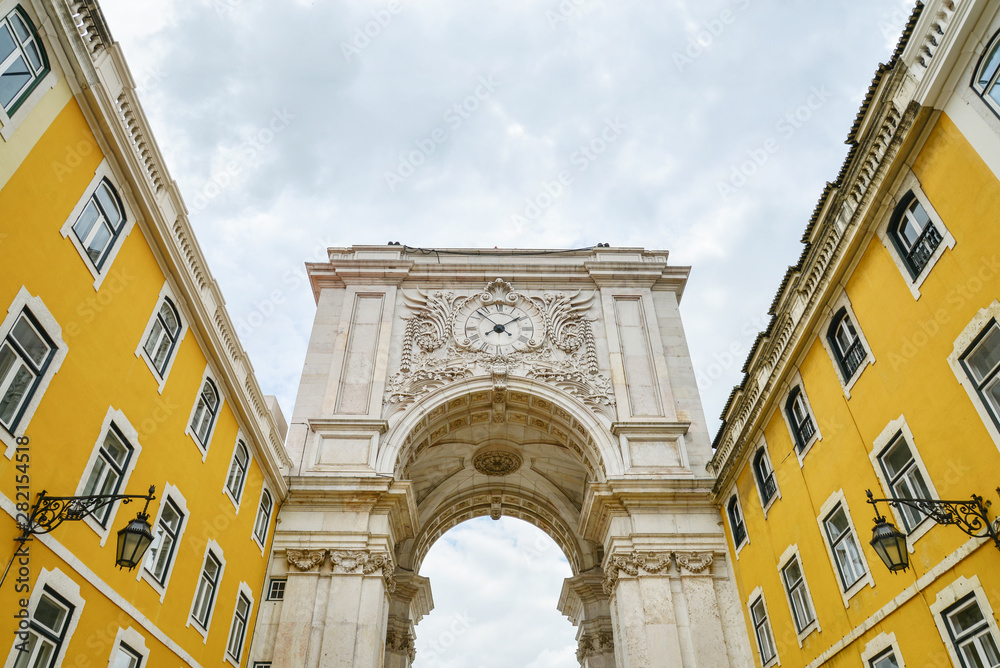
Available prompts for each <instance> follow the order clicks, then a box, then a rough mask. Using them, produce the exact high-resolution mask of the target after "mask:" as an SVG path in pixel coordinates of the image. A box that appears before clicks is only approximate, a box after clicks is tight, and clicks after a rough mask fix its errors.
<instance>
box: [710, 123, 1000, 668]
mask: <svg viewBox="0 0 1000 668" xmlns="http://www.w3.org/2000/svg"><path fill="white" fill-rule="evenodd" d="M913 172H914V174H915V175H916V176H917V178H918V180H919V181H920V184H921V188H922V190H923V192H924V194H925V195H926V197H927V199H928V200H929V201H930V203H931V205H932V206H933V207H934V209H935V210H936V211H937V213H938V215H939V216H940V217H941V219H942V220H943V221H944V223H945V225H946V226H947V228H948V230H949V231H950V232H951V234H952V235H953V236H954V238H955V246H954V248H952V249H949V250H946V251H945V252H944V254H943V255H942V257H941V259H940V261H939V262H938V263H937V264H936V265H935V266H934V267H933V269H932V270H931V273H930V275H929V276H928V277H927V279H926V280H925V281H924V283H923V284H922V285H921V286H920V293H921V294H920V298H919V299H916V300H915V299H914V298H913V296H912V294H911V293H910V291H909V289H908V287H907V281H908V280H909V278H908V277H904V276H903V275H902V274H901V273H900V270H899V269H898V268H897V266H896V264H895V263H894V262H893V259H892V256H891V254H890V253H892V252H894V251H890V250H889V249H887V248H886V247H885V246H884V245H883V244H882V242H881V240H880V239H879V238H878V237H877V236H873V237H872V239H871V241H870V243H868V244H867V246H866V247H865V248H864V249H862V251H861V256H860V258H859V261H858V263H857V265H856V267H855V268H854V270H853V272H852V273H851V275H850V276H849V277H848V278H847V280H846V282H845V286H846V292H847V294H848V297H849V299H850V302H851V305H852V307H853V310H854V313H855V315H856V316H857V321H858V324H859V325H860V328H861V330H862V331H863V332H864V335H865V337H866V338H867V340H868V343H869V344H870V347H871V350H872V352H873V354H874V357H875V360H876V361H875V363H874V364H873V365H871V366H868V367H867V368H865V369H864V370H863V371H862V372H861V376H860V377H859V379H858V380H857V382H856V383H855V384H854V386H853V387H852V388H851V391H850V394H851V396H850V398H849V399H848V398H847V397H846V396H845V392H844V390H843V389H842V386H841V384H840V381H839V379H838V377H837V374H836V372H835V370H834V366H833V364H834V362H833V361H832V360H831V359H830V356H829V354H828V353H827V351H826V349H825V348H824V346H823V344H822V342H821V340H820V338H819V337H820V336H825V331H823V332H817V333H816V335H815V336H814V338H813V340H812V342H811V343H810V344H809V346H808V349H807V351H806V352H805V354H804V356H803V357H802V359H801V362H800V364H799V372H800V374H801V377H802V383H803V386H804V387H805V391H806V394H807V395H808V398H809V402H810V404H811V406H812V409H813V414H814V416H815V418H816V420H817V422H818V425H819V429H820V432H821V434H822V440H821V441H819V442H817V443H816V444H815V445H814V446H813V447H812V449H811V450H810V451H809V452H808V453H807V455H806V456H805V458H804V462H803V465H802V466H801V467H800V465H799V462H798V459H797V457H796V456H795V453H794V447H793V443H792V440H791V437H790V435H789V431H788V427H787V425H786V422H785V419H784V416H783V410H784V400H785V396H784V395H782V396H778V395H775V396H773V397H772V398H771V404H772V406H771V409H772V413H771V416H770V417H769V419H768V421H767V423H766V426H765V428H764V436H765V439H766V441H767V444H768V449H769V453H770V456H771V460H772V462H773V465H774V468H775V475H776V478H777V481H778V486H779V489H780V492H781V495H782V496H781V498H780V499H778V500H777V501H775V502H774V504H773V505H772V506H771V508H770V510H769V512H768V515H767V517H766V519H765V517H764V514H763V511H762V508H761V504H760V497H759V495H758V492H757V487H756V483H755V480H754V478H753V476H752V473H751V468H750V464H749V462H745V463H744V464H743V468H742V470H741V471H740V473H739V475H738V477H737V481H736V489H737V490H738V492H739V495H740V500H741V504H742V507H743V510H744V514H745V516H746V517H745V520H746V524H747V531H748V534H749V538H750V543H749V544H748V545H745V546H744V547H743V549H742V550H741V552H740V554H739V558H738V559H736V560H734V569H735V572H736V577H737V583H738V587H739V590H740V597H741V598H740V600H741V603H742V604H743V607H744V615H745V616H746V615H747V611H746V601H747V598H748V596H749V595H750V592H751V591H752V590H753V589H754V588H755V587H757V586H761V587H762V589H763V592H764V597H765V600H766V602H767V606H768V612H769V615H770V620H771V624H772V628H773V631H774V635H775V639H776V642H777V645H778V653H779V657H780V659H781V662H782V665H783V666H803V665H806V664H807V663H809V662H810V661H812V660H814V659H815V658H816V657H818V656H819V655H820V654H821V653H822V652H823V651H825V650H826V649H827V648H829V647H830V646H831V645H833V644H834V643H836V642H837V641H839V640H840V639H842V638H844V637H845V635H847V634H848V633H850V632H851V631H852V629H854V628H856V627H858V626H859V625H861V624H862V623H864V622H865V620H866V619H868V618H869V617H870V616H871V615H872V614H873V613H874V612H876V611H877V610H879V609H880V608H882V607H883V606H885V605H886V604H888V603H890V601H891V600H892V599H893V598H895V597H896V596H897V595H899V594H900V593H901V592H902V591H904V590H905V589H906V588H907V587H909V586H911V585H913V584H914V583H915V582H916V581H917V579H918V578H919V577H920V576H921V575H923V574H925V573H926V572H927V571H928V570H929V569H930V568H932V567H933V566H934V565H936V564H938V563H939V562H940V561H941V560H942V559H943V558H944V557H945V556H946V555H949V554H951V553H952V552H954V551H955V550H956V549H958V548H959V547H960V546H961V545H962V544H964V543H965V542H966V541H967V540H968V538H967V536H966V535H965V534H963V533H962V532H961V531H959V530H958V529H957V528H954V527H943V526H935V527H933V528H932V529H931V530H930V531H929V532H928V533H927V534H926V535H924V536H923V537H922V538H920V539H919V540H918V541H917V543H916V545H915V552H914V554H912V555H911V564H912V566H913V568H911V569H910V570H909V571H907V572H906V573H903V574H898V575H892V574H890V573H889V572H888V571H887V570H886V569H885V567H884V566H883V565H882V563H881V561H880V560H879V559H878V557H877V556H876V555H875V553H874V551H873V550H872V549H871V548H870V546H869V545H868V541H869V540H870V539H871V527H872V524H871V520H872V517H873V516H874V515H873V513H872V511H871V509H870V507H869V506H868V505H867V504H866V503H865V490H866V489H868V488H871V489H872V490H873V492H874V493H875V494H876V496H889V495H890V494H889V493H888V491H887V490H885V489H883V488H882V486H881V484H880V483H879V481H878V478H877V477H876V475H875V471H874V469H873V467H872V463H871V460H870V458H869V454H870V452H871V451H872V448H873V443H874V440H875V438H876V437H877V436H878V435H879V434H880V433H881V432H882V431H883V430H884V429H885V428H886V426H887V425H888V423H889V422H890V421H891V420H894V419H896V418H898V417H899V416H900V415H904V416H905V417H906V421H907V423H908V425H909V427H910V429H911V431H912V433H913V438H914V445H915V447H916V448H917V450H918V451H919V453H920V456H921V457H922V459H923V462H924V464H925V465H926V467H927V469H928V471H929V473H930V476H931V479H932V480H933V483H934V485H935V487H936V489H937V492H938V494H939V495H940V496H941V497H942V498H957V499H964V498H969V496H970V495H971V494H972V493H974V492H975V493H979V494H982V495H984V496H986V497H987V498H992V499H993V501H994V513H993V515H994V516H995V515H996V507H997V506H1000V503H998V501H1000V499H997V498H996V492H995V491H994V490H995V488H996V486H997V484H998V483H1000V478H998V476H997V473H998V472H1000V450H998V444H997V443H995V442H994V441H993V439H992V438H991V436H990V435H989V432H988V431H987V429H986V427H985V425H984V424H983V421H982V419H981V418H980V416H979V414H978V413H977V411H976V408H975V406H974V404H973V403H972V400H971V399H970V397H969V395H968V393H967V392H966V391H965V390H964V389H963V388H962V386H961V385H960V384H959V383H958V381H957V379H956V377H955V374H954V372H953V371H952V368H951V367H950V366H949V364H948V362H947V358H948V356H949V355H950V354H951V353H952V350H953V346H954V342H955V339H956V338H957V337H958V335H959V333H960V332H962V330H964V329H965V328H966V326H967V325H968V324H969V323H970V321H971V320H972V318H973V317H974V316H975V314H976V313H977V312H978V311H979V310H980V309H981V308H984V307H985V306H987V305H988V304H989V303H990V302H991V301H993V300H994V299H997V298H998V297H1000V225H997V224H996V213H995V212H996V211H997V210H998V208H1000V184H998V182H997V179H996V178H995V176H994V175H993V173H992V172H991V171H990V170H989V169H988V167H987V166H986V165H985V164H984V163H983V161H982V159H981V158H980V157H979V155H978V154H977V153H976V151H975V149H974V147H973V146H972V145H971V144H970V143H969V142H968V141H967V140H966V139H965V137H963V136H962V134H961V132H960V131H959V130H958V129H957V128H956V127H955V125H954V123H953V122H952V121H951V120H950V119H949V118H948V117H947V116H945V115H942V116H941V117H940V118H939V119H938V121H937V122H936V125H935V127H934V128H933V131H932V133H931V135H930V137H929V139H928V141H927V143H926V144H925V145H924V147H923V148H922V149H921V152H920V155H919V156H918V158H917V159H916V161H915V162H914V164H913ZM900 194H902V193H900ZM840 489H842V490H843V491H844V493H845V495H846V498H847V502H848V507H849V509H850V513H851V516H852V519H853V521H854V526H855V529H856V531H857V534H858V537H859V539H860V542H861V544H862V547H863V549H864V552H865V556H866V558H867V561H868V565H869V568H870V571H871V573H872V575H873V577H874V582H875V587H874V588H871V587H867V586H866V587H864V588H863V589H862V590H861V591H860V592H859V593H857V594H856V595H855V596H854V597H853V598H852V599H851V600H850V605H849V607H847V608H845V606H844V604H843V601H842V597H841V590H840V586H839V583H838V579H837V577H838V576H837V573H836V570H835V568H836V567H835V566H834V565H833V564H832V563H831V561H830V557H829V554H828V552H827V550H826V547H825V545H824V542H823V539H822V536H821V534H820V528H819V525H818V523H817V516H818V515H819V513H820V507H821V506H822V504H823V503H824V502H825V501H826V499H827V498H828V497H829V496H830V495H831V494H832V493H833V492H835V491H837V490H840ZM886 511H887V509H886V508H885V507H884V506H883V512H886ZM726 525H727V527H728V519H727V523H726ZM731 541H732V538H731V536H730V544H731ZM791 544H797V545H798V547H799V550H800V554H801V561H802V566H803V570H804V573H805V577H806V580H807V582H808V585H809V588H810V590H811V594H812V599H813V603H814V605H815V608H816V615H817V617H818V620H819V623H820V626H821V631H820V632H818V633H817V632H814V633H812V634H810V635H809V636H808V637H807V638H806V639H805V641H804V643H803V646H802V647H801V648H800V647H799V644H798V640H797V638H796V634H795V630H794V625H793V622H792V617H791V612H790V610H789V606H788V599H787V596H786V594H785V590H784V587H783V584H782V582H781V580H780V575H779V573H778V570H777V564H778V559H779V557H780V555H781V554H782V553H783V552H784V551H785V549H786V548H787V547H788V546H789V545H791ZM962 575H964V576H966V577H970V576H972V575H978V576H979V578H980V580H981V581H982V583H983V587H984V589H985V590H986V592H987V595H988V597H989V599H990V604H991V605H992V606H993V608H994V611H995V612H996V611H1000V554H998V553H997V552H996V550H995V549H994V548H993V547H992V545H991V544H988V545H985V546H982V547H980V548H979V549H978V550H976V551H975V552H974V553H973V554H972V555H971V556H969V557H967V558H966V559H965V560H963V561H961V562H959V563H958V565H957V566H955V567H953V568H951V569H949V570H947V571H946V572H945V573H944V574H942V575H941V576H940V577H938V578H937V579H936V580H934V581H933V582H932V583H931V584H930V585H929V586H927V587H926V589H924V590H923V591H922V592H921V593H920V594H918V595H917V596H915V597H914V598H913V599H911V600H910V601H908V602H907V603H906V604H905V605H903V606H901V607H899V609H898V610H896V611H895V612H894V613H892V614H891V615H890V616H889V617H887V618H886V619H885V620H883V621H882V622H881V623H879V624H877V625H875V627H874V628H872V629H871V630H870V631H868V632H866V633H865V634H863V635H862V636H861V637H860V638H858V639H857V640H855V641H854V643H853V644H852V645H851V646H849V647H848V648H846V649H845V650H843V651H842V652H840V653H839V654H837V655H836V656H835V657H834V658H833V659H832V660H831V661H829V662H828V663H827V664H826V665H829V666H845V667H846V666H851V667H852V668H856V667H857V666H860V665H861V660H860V655H861V652H862V651H863V650H864V647H865V643H867V642H868V641H869V640H871V639H872V638H874V637H875V636H876V635H878V634H879V633H880V632H882V631H885V632H887V633H888V632H895V634H896V637H897V639H898V641H899V643H900V648H901V652H902V654H903V659H904V660H905V661H906V662H907V665H919V666H925V665H926V666H950V665H951V663H950V660H949V659H948V658H947V657H948V655H947V652H946V649H945V645H944V643H943V642H942V640H941V636H940V634H939V632H938V629H937V627H936V626H935V623H934V620H933V617H932V615H931V613H930V612H929V609H928V607H927V606H928V604H929V603H932V602H933V601H934V600H935V598H936V596H937V594H938V592H940V590H941V589H942V588H943V587H945V586H947V585H949V584H950V583H952V582H953V581H954V580H956V579H957V578H958V577H959V576H962ZM747 630H748V633H750V634H751V638H753V627H752V625H751V623H750V621H749V618H747ZM751 642H753V641H751ZM754 656H755V660H756V661H757V663H758V664H759V655H757V652H756V646H754Z"/></svg>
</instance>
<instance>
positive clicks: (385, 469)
mask: <svg viewBox="0 0 1000 668" xmlns="http://www.w3.org/2000/svg"><path fill="white" fill-rule="evenodd" d="M492 391H493V383H492V380H491V379H490V378H489V377H480V378H472V379H469V380H465V381H460V382H457V383H452V384H450V385H447V386H445V387H442V388H438V389H436V390H434V391H432V392H430V393H428V394H427V395H426V396H424V397H422V398H421V399H420V400H418V401H417V402H415V403H414V404H413V405H412V406H410V407H409V408H407V409H406V410H404V411H401V412H400V413H399V414H398V415H400V416H401V417H400V419H399V421H398V422H396V423H395V424H393V425H391V426H390V427H389V431H388V432H387V433H386V435H385V437H384V438H383V439H382V445H381V447H380V449H379V453H378V457H377V458H376V463H375V469H376V471H377V472H378V473H385V474H395V472H396V470H397V468H398V466H399V464H400V459H401V457H402V456H403V455H405V454H406V453H407V450H408V448H409V447H413V446H414V445H415V444H413V443H410V442H409V441H410V439H409V437H410V435H411V434H412V433H413V432H414V431H416V430H418V428H420V427H421V426H423V425H424V424H425V422H427V423H429V422H430V420H433V419H436V417H437V416H442V415H443V416H447V415H448V406H449V405H450V404H451V402H452V401H454V400H456V399H460V398H462V397H465V396H467V395H471V394H474V393H476V392H487V393H490V392H492ZM507 393H508V398H509V399H510V398H511V397H512V395H513V394H516V393H523V394H527V395H528V396H529V397H536V398H538V399H542V400H544V401H547V402H549V403H550V404H552V405H553V406H554V407H556V408H557V409H558V410H561V411H562V412H563V413H565V414H566V415H568V416H569V420H568V422H570V423H575V424H572V426H571V425H570V424H567V425H566V426H567V428H573V427H576V431H577V432H581V431H582V432H583V436H582V437H581V438H579V440H580V441H581V442H582V443H583V445H584V448H586V453H587V455H589V456H590V457H592V458H594V460H595V461H594V463H595V464H597V466H596V467H595V474H596V475H597V476H598V478H599V482H603V481H604V479H605V478H606V477H609V476H617V475H622V474H624V471H625V466H624V462H623V461H622V459H621V453H620V452H619V449H618V439H617V438H615V437H614V436H613V435H612V434H611V431H610V428H609V427H610V424H606V422H607V420H606V418H604V417H600V416H598V415H596V414H595V413H593V411H591V410H590V409H589V408H588V407H587V406H586V405H584V404H583V403H582V402H580V401H579V400H577V399H576V398H575V397H573V396H572V395H570V394H568V393H566V392H564V391H562V390H560V389H559V388H556V387H552V386H550V385H548V384H545V383H538V382H534V381H532V380H531V379H527V378H519V377H516V376H511V377H508V379H507ZM442 409H443V410H442ZM437 411H439V412H438V413H436V412H437ZM432 415H434V416H435V417H431V416H432ZM556 419H558V418H556ZM565 423H566V420H565V418H564V424H565Z"/></svg>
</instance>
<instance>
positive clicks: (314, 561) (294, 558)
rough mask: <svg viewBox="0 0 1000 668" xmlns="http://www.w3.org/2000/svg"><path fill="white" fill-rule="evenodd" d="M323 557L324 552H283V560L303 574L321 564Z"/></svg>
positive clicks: (292, 550)
mask: <svg viewBox="0 0 1000 668" xmlns="http://www.w3.org/2000/svg"><path fill="white" fill-rule="evenodd" d="M325 557H326V550H296V549H289V550H286V551H285V560H286V561H287V562H288V564H289V565H290V566H295V568H297V569H298V570H300V571H302V572H303V573H304V572H306V571H311V570H312V569H313V568H318V567H319V566H320V565H322V564H323V559H324V558H325Z"/></svg>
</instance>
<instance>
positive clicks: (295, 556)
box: [285, 548, 396, 594]
mask: <svg viewBox="0 0 1000 668" xmlns="http://www.w3.org/2000/svg"><path fill="white" fill-rule="evenodd" d="M327 555H330V564H331V566H332V569H333V572H334V573H341V574H352V573H361V574H362V575H371V574H372V573H375V572H376V571H381V572H382V579H383V580H385V588H386V591H388V592H389V593H390V594H391V593H392V592H393V591H395V589H396V578H395V577H394V576H393V571H394V570H395V566H394V565H393V563H392V557H390V556H389V555H388V554H386V553H385V552H371V551H369V550H308V549H305V550H304V549H291V548H290V549H288V550H286V551H285V560H286V561H287V562H288V564H289V565H290V566H294V567H295V568H296V569H297V570H299V571H300V572H303V573H305V572H309V571H312V570H314V569H315V570H319V568H320V566H322V565H323V561H324V560H325V559H326V556H327Z"/></svg>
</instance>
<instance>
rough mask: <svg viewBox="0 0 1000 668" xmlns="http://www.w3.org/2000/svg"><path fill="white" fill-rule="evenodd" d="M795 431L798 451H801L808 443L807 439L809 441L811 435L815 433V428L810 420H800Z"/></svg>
mask: <svg viewBox="0 0 1000 668" xmlns="http://www.w3.org/2000/svg"><path fill="white" fill-rule="evenodd" d="M795 431H796V432H798V436H799V443H798V445H799V450H801V449H803V448H804V447H806V445H807V444H808V443H809V439H811V438H812V437H813V434H815V433H816V427H815V426H814V425H813V422H812V420H811V419H809V418H808V417H807V418H805V419H804V420H802V422H801V423H800V424H798V425H796V427H795Z"/></svg>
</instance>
